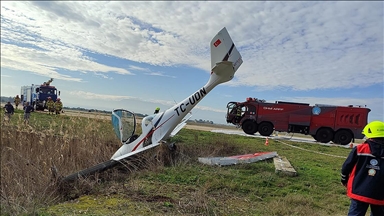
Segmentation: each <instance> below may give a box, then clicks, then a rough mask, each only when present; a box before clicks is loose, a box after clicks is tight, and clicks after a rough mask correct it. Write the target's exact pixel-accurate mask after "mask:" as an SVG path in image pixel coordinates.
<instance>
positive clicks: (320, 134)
mask: <svg viewBox="0 0 384 216" xmlns="http://www.w3.org/2000/svg"><path fill="white" fill-rule="evenodd" d="M332 139H333V131H332V130H331V129H329V128H320V129H319V130H318V131H317V133H316V140H317V141H318V142H322V143H327V142H330V141H331V140H332Z"/></svg>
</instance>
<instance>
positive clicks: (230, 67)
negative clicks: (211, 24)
mask: <svg viewBox="0 0 384 216" xmlns="http://www.w3.org/2000/svg"><path fill="white" fill-rule="evenodd" d="M242 63H243V60H242V58H241V55H240V53H239V51H238V50H237V48H236V46H235V44H234V43H233V41H232V39H231V36H229V33H228V31H227V29H226V28H225V27H224V28H223V29H221V30H220V31H219V32H218V33H217V34H216V36H215V37H213V39H212V41H211V71H212V73H211V77H210V80H209V81H208V84H209V85H210V86H215V85H217V84H220V83H224V82H227V81H229V80H231V79H232V78H233V77H234V75H235V72H236V71H237V69H238V68H239V67H240V65H241V64H242ZM212 88H213V87H212Z"/></svg>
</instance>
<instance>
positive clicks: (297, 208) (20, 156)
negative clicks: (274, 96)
mask: <svg viewBox="0 0 384 216" xmlns="http://www.w3.org/2000/svg"><path fill="white" fill-rule="evenodd" d="M1 112H3V111H2V110H1ZM1 120H3V116H2V119H1ZM172 141H175V142H176V143H177V147H178V148H177V151H176V152H175V153H172V154H171V153H169V152H168V151H167V149H166V147H164V146H160V147H158V148H156V149H152V150H149V151H147V152H145V153H143V154H141V155H139V156H137V157H136V158H134V159H133V160H131V161H129V162H125V163H123V164H122V165H121V166H119V167H118V168H116V169H113V170H109V171H107V172H104V173H101V174H98V175H96V176H93V177H90V178H88V179H81V180H79V181H78V182H76V183H75V184H71V185H65V187H58V184H57V179H58V177H60V176H66V175H69V174H72V173H74V172H76V171H79V170H81V169H84V168H87V167H90V166H93V165H95V164H98V163H100V162H104V161H106V160H108V159H109V158H110V157H111V156H112V154H113V153H114V152H115V151H116V150H117V149H118V148H119V143H118V140H117V138H116V137H115V135H114V133H113V129H112V126H111V123H110V120H107V119H95V118H90V117H77V116H64V115H61V116H49V115H48V114H46V113H32V116H31V122H30V125H23V124H22V113H21V111H17V112H16V113H15V115H14V116H12V121H11V123H10V124H2V126H1V215H319V216H322V215H346V212H347V210H348V206H349V199H348V198H347V196H346V195H345V188H344V187H343V186H342V185H341V184H340V180H339V178H340V174H339V172H340V168H341V165H342V163H343V161H344V158H342V157H346V156H347V155H348V153H349V152H350V149H345V148H338V147H329V146H321V145H316V144H306V143H294V142H289V141H285V143H286V144H289V145H293V146H297V147H300V148H303V149H306V150H309V151H304V150H300V149H297V148H293V147H291V146H289V145H286V144H284V143H281V142H279V141H277V140H270V141H269V145H268V146H266V145H264V140H263V139H256V138H252V137H243V136H237V135H228V134H219V133H211V132H208V131H199V130H191V129H183V130H181V131H180V132H179V134H178V135H177V136H175V137H174V138H173V139H172ZM263 151H276V152H277V153H278V154H279V155H280V156H285V157H287V158H288V160H289V161H290V162H291V164H292V165H293V166H294V168H295V169H296V171H297V172H298V176H296V177H289V176H284V175H282V174H278V173H275V167H274V164H273V162H272V161H261V162H257V163H252V164H241V165H234V166H228V167H217V166H208V165H204V164H200V163H198V160H197V158H198V157H207V156H229V155H236V154H249V153H255V152H263ZM321 153H325V154H327V155H324V154H321ZM52 169H55V170H57V173H58V175H55V172H51V170H52Z"/></svg>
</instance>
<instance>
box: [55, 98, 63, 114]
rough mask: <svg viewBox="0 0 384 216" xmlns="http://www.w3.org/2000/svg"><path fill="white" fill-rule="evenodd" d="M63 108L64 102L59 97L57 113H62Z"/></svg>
mask: <svg viewBox="0 0 384 216" xmlns="http://www.w3.org/2000/svg"><path fill="white" fill-rule="evenodd" d="M62 109H63V103H62V102H61V100H60V98H57V99H56V102H55V111H56V115H58V114H60V112H61V110H62Z"/></svg>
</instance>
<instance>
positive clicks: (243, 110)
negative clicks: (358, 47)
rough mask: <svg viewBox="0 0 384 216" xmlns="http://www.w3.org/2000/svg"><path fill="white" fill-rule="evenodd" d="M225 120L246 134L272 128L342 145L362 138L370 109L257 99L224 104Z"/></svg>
mask: <svg viewBox="0 0 384 216" xmlns="http://www.w3.org/2000/svg"><path fill="white" fill-rule="evenodd" d="M227 109H228V110H227V115H226V119H227V123H232V124H234V125H237V126H239V127H241V128H242V129H243V131H244V132H245V133H246V134H254V133H256V132H259V133H260V135H262V136H270V135H271V134H272V133H273V131H274V130H275V131H279V132H289V133H302V134H307V135H308V134H309V135H311V136H312V137H313V138H314V139H315V140H316V141H318V142H322V143H327V142H330V141H333V142H334V143H337V144H342V145H346V144H348V143H350V142H351V141H352V140H353V141H354V139H355V138H356V139H362V138H364V135H363V134H362V133H361V132H362V130H363V128H364V126H365V125H366V124H367V120H368V113H369V112H370V111H371V110H370V109H368V108H366V107H362V106H353V105H349V106H333V105H321V104H315V105H314V106H310V105H309V104H306V103H294V102H284V101H276V102H275V103H267V102H265V100H258V99H257V98H247V99H246V101H245V102H229V103H228V104H227Z"/></svg>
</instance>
